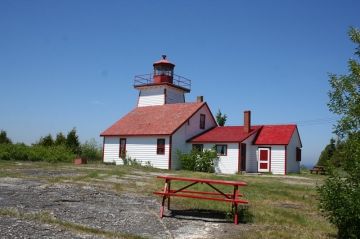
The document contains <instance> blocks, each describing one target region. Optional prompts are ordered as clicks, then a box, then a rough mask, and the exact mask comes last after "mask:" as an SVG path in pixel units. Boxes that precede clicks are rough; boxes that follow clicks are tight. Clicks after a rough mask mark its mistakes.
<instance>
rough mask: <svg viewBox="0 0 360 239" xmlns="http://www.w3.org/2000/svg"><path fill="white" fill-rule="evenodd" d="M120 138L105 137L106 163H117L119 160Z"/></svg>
mask: <svg viewBox="0 0 360 239" xmlns="http://www.w3.org/2000/svg"><path fill="white" fill-rule="evenodd" d="M119 142H120V138H119V137H104V162H105V163H115V162H116V161H118V160H120V158H119Z"/></svg>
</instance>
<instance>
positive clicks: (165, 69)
mask: <svg viewBox="0 0 360 239" xmlns="http://www.w3.org/2000/svg"><path fill="white" fill-rule="evenodd" d="M153 65H154V83H170V84H172V83H173V78H174V67H175V65H174V64H173V63H171V62H169V61H168V60H167V59H166V55H162V59H161V60H160V61H157V62H155V63H154V64H153Z"/></svg>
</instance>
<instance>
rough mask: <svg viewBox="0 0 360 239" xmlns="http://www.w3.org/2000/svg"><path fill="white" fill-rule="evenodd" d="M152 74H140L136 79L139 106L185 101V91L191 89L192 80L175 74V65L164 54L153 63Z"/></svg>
mask: <svg viewBox="0 0 360 239" xmlns="http://www.w3.org/2000/svg"><path fill="white" fill-rule="evenodd" d="M153 66H154V72H153V73H152V74H146V75H138V76H135V79H134V88H135V89H137V90H139V99H138V104H137V106H138V107H144V106H152V105H164V104H174V103H185V93H189V92H190V89H191V81H190V80H189V79H186V78H184V77H182V76H178V75H175V74H174V67H175V65H174V64H173V63H171V62H169V61H168V60H167V59H166V55H162V59H161V60H159V61H157V62H155V63H154V64H153Z"/></svg>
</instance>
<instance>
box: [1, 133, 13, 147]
mask: <svg viewBox="0 0 360 239" xmlns="http://www.w3.org/2000/svg"><path fill="white" fill-rule="evenodd" d="M11 143H12V142H11V140H10V139H9V138H8V137H7V134H6V131H5V130H1V132H0V144H11Z"/></svg>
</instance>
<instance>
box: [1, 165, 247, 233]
mask: <svg viewBox="0 0 360 239" xmlns="http://www.w3.org/2000/svg"><path fill="white" fill-rule="evenodd" d="M25 173H26V175H27V176H36V175H41V176H48V177H51V176H52V175H58V174H61V176H63V175H70V174H71V175H74V174H76V171H73V170H69V171H68V172H61V173H59V172H58V171H57V172H55V171H48V170H46V169H36V170H32V169H27V170H25ZM79 175H81V174H79ZM136 178H137V180H138V181H139V182H141V178H139V177H137V176H136ZM133 179H134V177H132V176H131V175H129V176H128V177H126V178H125V180H133ZM0 210H13V211H16V212H19V213H21V215H31V214H34V213H38V214H41V213H47V215H50V216H51V217H52V218H54V219H55V220H57V221H61V222H66V223H70V224H72V225H82V226H84V227H86V228H91V229H98V230H100V231H102V232H106V233H110V234H103V235H100V234H96V233H92V232H89V231H81V230H76V229H74V228H71V227H70V228H69V227H67V226H64V225H59V224H56V223H55V224H54V223H46V222H41V221H39V220H34V219H26V218H24V217H19V216H16V215H6V214H4V213H3V214H0V238H102V237H109V236H110V237H111V236H119V235H120V234H128V235H134V236H140V237H145V238H219V237H224V235H228V236H231V237H234V236H236V237H237V236H240V235H239V234H237V235H232V233H233V231H234V229H235V228H234V227H239V226H244V229H246V225H238V226H235V225H233V224H232V223H231V221H229V220H225V219H224V215H222V214H220V215H216V214H214V213H213V212H196V211H180V210H173V211H166V212H165V217H164V218H163V219H162V220H160V218H159V215H158V213H159V202H158V200H157V198H156V197H155V196H141V195H139V194H135V193H130V192H124V193H120V194H119V193H116V192H113V191H109V190H106V189H105V188H100V187H99V186H96V185H92V184H91V183H88V184H76V183H64V182H59V183H49V182H48V181H46V180H44V179H36V177H32V178H31V179H29V178H21V177H20V178H12V177H2V178H0ZM207 213H210V214H211V215H210V216H209V217H207V215H206V214H207ZM238 229H239V228H237V230H236V231H237V233H239V230H238ZM125 236H126V235H125Z"/></svg>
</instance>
